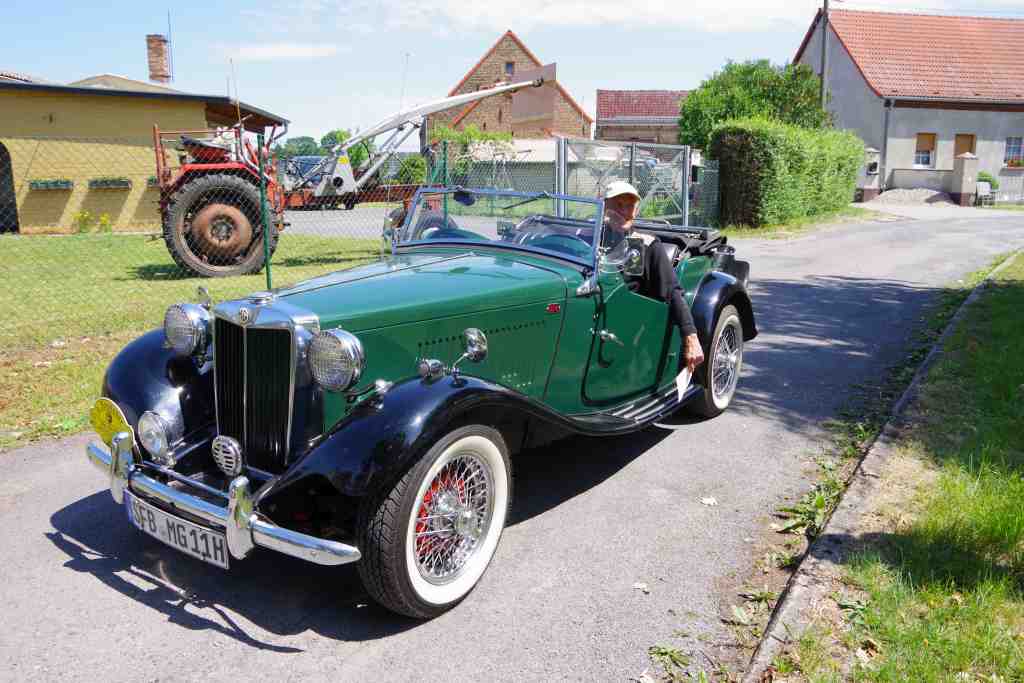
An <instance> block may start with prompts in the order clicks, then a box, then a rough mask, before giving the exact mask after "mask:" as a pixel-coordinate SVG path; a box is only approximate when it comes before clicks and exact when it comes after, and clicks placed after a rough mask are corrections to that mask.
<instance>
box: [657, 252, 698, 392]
mask: <svg viewBox="0 0 1024 683" xmlns="http://www.w3.org/2000/svg"><path fill="white" fill-rule="evenodd" d="M646 251H647V253H648V257H647V267H648V270H647V277H648V278H650V280H651V283H650V284H651V285H652V288H653V289H654V290H655V291H656V292H657V294H658V296H659V298H660V299H661V300H662V301H664V302H665V303H667V304H668V312H669V319H670V320H671V321H672V323H673V324H674V325H676V326H677V327H679V331H680V333H681V334H682V335H683V359H684V360H685V361H686V366H687V367H688V368H689V369H690V372H693V371H694V370H695V369H696V368H697V366H698V365H700V364H701V363H703V362H704V349H703V348H701V345H700V340H699V339H698V338H697V325H696V324H694V322H693V315H692V314H691V313H690V307H689V306H687V305H686V301H685V300H684V299H683V288H682V286H681V285H680V284H679V278H678V277H677V276H676V272H675V270H674V269H673V268H672V264H671V263H669V261H668V256H666V255H665V249H664V248H663V247H662V245H661V242H660V241H659V240H654V241H653V243H651V244H649V245H647V249H646Z"/></svg>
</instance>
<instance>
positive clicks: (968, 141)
mask: <svg viewBox="0 0 1024 683" xmlns="http://www.w3.org/2000/svg"><path fill="white" fill-rule="evenodd" d="M974 143H975V137H974V135H973V134H970V133H957V134H956V138H954V140H953V158H954V159H955V158H957V157H958V156H960V155H961V154H968V153H970V154H974Z"/></svg>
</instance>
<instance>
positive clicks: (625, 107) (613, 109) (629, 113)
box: [597, 90, 687, 120]
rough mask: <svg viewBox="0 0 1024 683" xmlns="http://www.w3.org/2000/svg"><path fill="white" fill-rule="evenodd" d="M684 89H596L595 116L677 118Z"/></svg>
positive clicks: (607, 117)
mask: <svg viewBox="0 0 1024 683" xmlns="http://www.w3.org/2000/svg"><path fill="white" fill-rule="evenodd" d="M686 95H687V91H686V90H598V91H597V118H598V120H601V119H617V118H622V117H629V118H650V117H666V116H667V117H672V118H676V119H677V118H679V102H680V101H681V100H683V98H685V97H686Z"/></svg>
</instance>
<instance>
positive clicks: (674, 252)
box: [661, 241, 682, 268]
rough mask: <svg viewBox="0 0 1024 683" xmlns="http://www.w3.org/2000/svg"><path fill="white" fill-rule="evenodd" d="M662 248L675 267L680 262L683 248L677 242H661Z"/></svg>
mask: <svg viewBox="0 0 1024 683" xmlns="http://www.w3.org/2000/svg"><path fill="white" fill-rule="evenodd" d="M661 248H662V249H664V250H665V256H668V262H669V263H671V264H672V267H673V268H675V267H676V264H677V263H679V255H680V252H681V251H682V249H680V248H679V245H678V244H676V243H675V242H664V241H662V242H661Z"/></svg>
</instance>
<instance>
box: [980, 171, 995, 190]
mask: <svg viewBox="0 0 1024 683" xmlns="http://www.w3.org/2000/svg"><path fill="white" fill-rule="evenodd" d="M978 182H979V183H988V184H989V185H991V186H992V189H993V190H998V189H999V179H998V178H996V177H995V176H994V175H992V174H991V173H989V172H988V171H979V172H978Z"/></svg>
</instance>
